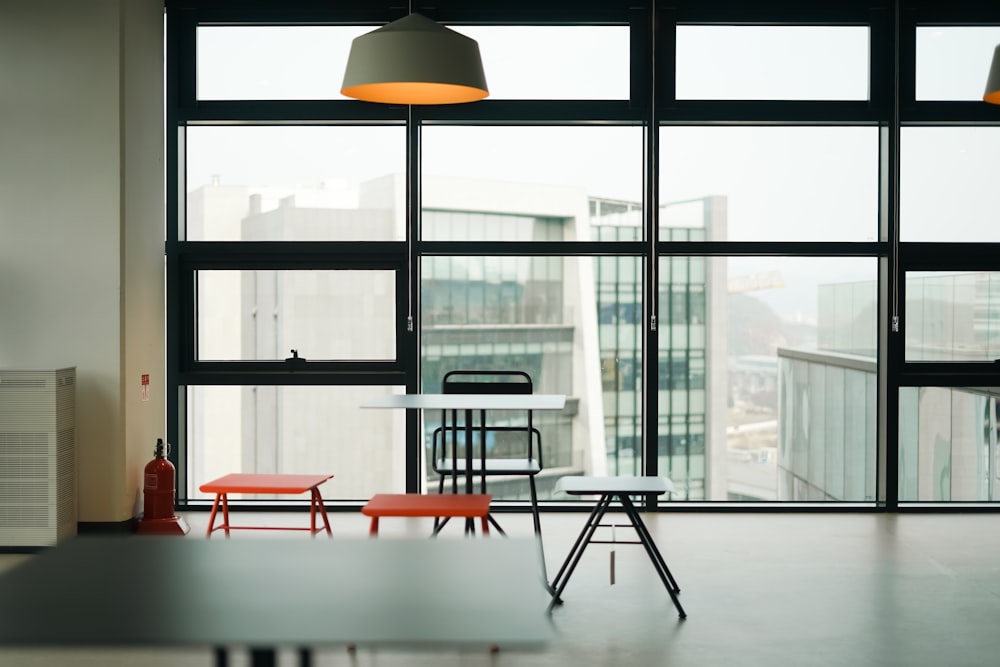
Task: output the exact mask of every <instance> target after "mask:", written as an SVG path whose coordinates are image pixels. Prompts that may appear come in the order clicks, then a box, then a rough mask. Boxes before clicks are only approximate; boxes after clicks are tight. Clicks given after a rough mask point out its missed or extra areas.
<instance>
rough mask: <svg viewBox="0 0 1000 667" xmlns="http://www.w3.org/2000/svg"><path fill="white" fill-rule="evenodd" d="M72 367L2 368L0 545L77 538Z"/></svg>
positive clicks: (42, 542)
mask: <svg viewBox="0 0 1000 667" xmlns="http://www.w3.org/2000/svg"><path fill="white" fill-rule="evenodd" d="M75 418H76V369H75V368H61V369H58V370H48V371H44V370H43V371H38V370H0V547H35V546H51V545H54V544H56V543H57V542H58V541H59V540H62V539H63V538H66V537H70V536H72V535H75V534H76V524H77V505H76V435H75V430H74V423H75Z"/></svg>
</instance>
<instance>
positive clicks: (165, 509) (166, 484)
mask: <svg viewBox="0 0 1000 667" xmlns="http://www.w3.org/2000/svg"><path fill="white" fill-rule="evenodd" d="M169 447H170V445H166V446H164V444H163V439H162V438H157V439H156V449H154V450H153V454H154V456H155V458H154V459H153V460H152V461H150V462H149V463H147V464H146V468H145V471H144V474H143V489H142V499H143V516H142V519H141V520H140V521H139V532H140V533H154V534H158V535H178V534H179V535H184V534H186V533H187V532H188V530H190V528H188V526H187V524H186V523H185V522H184V520H183V519H182V518H180V517H178V516H175V515H174V477H175V474H176V472H177V471H176V469H175V468H174V464H173V463H171V462H170V461H168V460H167V453H169V451H170V450H169Z"/></svg>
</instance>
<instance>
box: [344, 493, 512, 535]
mask: <svg viewBox="0 0 1000 667" xmlns="http://www.w3.org/2000/svg"><path fill="white" fill-rule="evenodd" d="M492 499H493V496H492V495H490V494H488V493H456V494H427V495H423V494H419V493H377V494H375V495H374V496H372V499H371V500H369V501H368V502H367V503H366V504H365V506H364V507H362V508H361V513H362V514H364V515H365V516H369V517H371V519H372V521H371V527H370V528H369V530H368V534H369V535H370V536H371V537H378V520H379V518H380V517H383V516H422V517H434V518H444V521H441V522H437V524H436V525H435V526H434V532H433V535H437V534H438V533H439V532H440V531H441V529H442V528H443V527H444V524H445V523H447V522H448V519H450V518H452V517H465V518H466V519H475V518H478V519H479V520H480V521H482V526H483V534H484V535H488V534H489V532H490V528H489V523H488V521H487V520H486V519H487V515H489V513H490V501H491V500H492ZM470 528H471V526H466V532H471V530H470Z"/></svg>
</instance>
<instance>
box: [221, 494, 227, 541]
mask: <svg viewBox="0 0 1000 667" xmlns="http://www.w3.org/2000/svg"><path fill="white" fill-rule="evenodd" d="M219 495H220V496H222V528H223V530H225V531H226V537H229V494H228V493H220V494H219Z"/></svg>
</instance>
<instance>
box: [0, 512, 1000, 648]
mask: <svg viewBox="0 0 1000 667" xmlns="http://www.w3.org/2000/svg"><path fill="white" fill-rule="evenodd" d="M186 516H187V518H188V520H189V522H190V523H191V525H192V532H191V534H190V535H189V536H188V537H186V538H178V539H203V538H204V535H203V531H204V527H205V525H206V522H207V515H205V514H202V513H197V514H188V515H186ZM644 516H645V518H646V520H647V522H648V523H649V526H650V529H651V532H652V533H653V535H654V536H655V537H656V539H657V542H658V544H659V545H660V547H661V549H662V551H663V552H664V555H665V557H666V560H667V563H668V564H669V566H670V567H671V569H672V570H673V573H674V575H675V576H676V577H677V579H678V582H679V584H680V586H681V589H682V593H681V600H682V602H683V604H684V606H685V608H686V610H687V613H688V618H687V619H686V620H679V619H678V616H677V613H676V611H675V610H674V608H673V606H672V604H671V602H670V599H669V597H668V596H667V593H666V591H665V590H664V589H663V587H662V584H661V583H660V582H659V579H657V577H656V575H655V573H654V571H653V568H652V566H651V565H650V563H649V561H648V560H647V559H646V556H645V553H644V552H643V551H642V549H641V547H638V546H635V545H628V544H619V545H616V546H611V545H592V546H591V547H590V548H589V549H588V551H587V553H586V554H585V555H584V558H583V560H582V561H581V564H580V566H579V567H578V569H577V571H576V573H575V574H574V575H573V578H572V579H571V581H570V582H569V585H568V586H567V588H566V591H565V593H564V596H563V597H564V599H565V604H564V605H563V606H561V607H558V608H556V609H555V611H554V612H553V613H552V616H551V619H550V622H551V624H552V627H553V630H554V637H555V638H554V640H553V641H552V642H551V644H550V645H549V646H548V647H547V648H546V649H545V650H544V651H540V652H519V651H506V650H501V651H499V652H498V653H490V652H489V651H488V650H487V649H486V647H484V648H483V649H482V650H461V651H440V650H435V651H417V652H400V651H395V650H394V651H387V650H375V649H364V648H361V649H359V650H357V652H355V653H350V652H348V651H346V650H342V649H336V650H326V649H324V650H319V651H317V652H316V653H315V654H314V656H313V662H312V664H313V665H317V666H327V665H328V666H331V667H333V666H338V667H339V666H345V667H348V666H349V667H404V666H405V667H410V666H416V667H424V666H426V667H431V666H434V667H438V666H441V667H480V666H483V667H485V666H490V667H505V666H518V667H520V666H524V667H532V666H537V667H548V666H552V667H554V666H557V665H558V666H562V665H573V666H574V667H598V666H610V665H616V666H617V665H628V666H633V665H635V666H660V665H663V666H669V667H689V666H690V667H695V666H697V667H706V666H716V665H739V666H741V667H756V666H765V665H766V666H768V667H773V666H786V665H794V666H796V667H811V666H815V667H828V666H841V665H850V666H854V667H861V666H867V665H871V666H878V667H882V666H897V665H898V666H899V667H904V666H905V667H921V666H927V667H932V666H933V667H941V666H948V667H959V666H969V667H973V666H976V667H978V666H985V665H997V664H1000V515H991V514H903V515H883V514H878V515H875V514H828V513H824V514H745V513H740V514H716V513H709V514H705V513H669V514H656V515H650V514H647V515H644ZM618 517H621V519H622V522H624V521H625V519H624V516H623V515H615V519H616V522H617V518H618ZM272 518H273V519H274V520H276V521H292V520H294V519H295V518H296V515H292V514H281V515H277V516H273V517H272V515H268V516H267V517H265V519H267V520H270V519H272ZM331 519H332V523H333V527H334V537H335V538H336V537H338V536H342V537H346V536H356V537H361V536H364V535H365V532H366V530H367V521H366V520H365V518H364V517H362V516H361V515H360V514H357V513H332V514H331ZM500 520H501V523H502V524H503V525H504V527H505V528H506V529H507V532H508V533H509V534H511V535H530V519H529V517H528V516H526V515H520V514H518V515H501V516H500ZM584 520H585V515H583V514H572V513H570V514H546V515H543V517H542V521H543V530H544V537H545V550H546V554H547V561H548V564H549V570H550V572H549V574H550V576H551V575H552V574H554V570H555V568H556V567H557V566H558V563H559V562H561V560H562V558H563V557H564V556H565V554H566V552H567V551H568V550H569V548H570V546H571V545H572V542H573V540H574V539H575V537H576V534H577V532H578V531H579V529H580V527H581V526H582V525H583V522H584ZM234 522H235V521H234ZM427 529H428V524H426V523H424V520H421V519H397V520H389V519H386V520H383V523H382V531H381V532H382V534H383V536H385V537H392V536H393V535H396V534H398V535H406V536H419V535H423V534H426V531H427ZM251 534H252V535H253V536H254V537H260V535H261V533H260V532H259V531H253V532H252V533H251V532H250V531H247V532H244V533H234V534H233V539H242V536H243V535H251ZM268 534H270V535H273V536H274V539H308V538H307V537H305V536H304V535H303V534H301V533H277V532H271V533H268ZM605 536H607V535H605ZM615 536H616V537H617V538H618V539H620V540H625V539H631V537H630V535H629V534H628V531H627V530H626V529H623V528H619V529H615ZM213 539H217V538H216V537H213ZM612 550H614V552H615V583H614V584H612V583H611V581H610V579H611V569H610V561H611V555H610V552H611V551H612ZM24 558H30V556H0V568H6V567H11V566H15V565H16V562H18V561H19V560H23V559H24ZM136 613H137V614H143V613H148V614H149V616H150V622H151V623H155V622H156V616H155V610H154V609H146V608H144V606H143V604H142V602H141V596H140V595H139V594H138V591H137V595H136ZM0 622H2V619H0ZM279 657H280V664H281V665H289V666H290V665H295V664H297V661H296V656H295V654H294V653H293V652H291V651H288V652H285V651H283V652H282V653H281V654H280V656H279ZM212 664H213V662H212V654H211V652H210V651H209V650H207V649H199V650H191V651H175V650H170V651H166V650H155V649H150V650H148V651H146V650H143V651H137V650H120V651H94V650H88V651H70V650H50V649H38V650H31V651H27V650H16V651H12V650H3V651H0V665H2V666H3V667H7V666H8V665H11V666H17V667H20V666H21V665H25V666H28V667H50V666H54V665H67V666H82V665H86V666H88V667H89V666H91V665H93V666H95V667H96V666H98V665H99V666H101V667H118V666H122V667H124V666H126V665H127V666H129V667H175V666H185V667H186V666H188V665H206V666H208V665H212ZM245 664H248V658H247V655H246V654H245V652H241V651H239V650H237V651H234V652H233V654H232V657H231V658H230V665H234V666H238V665H245Z"/></svg>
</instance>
